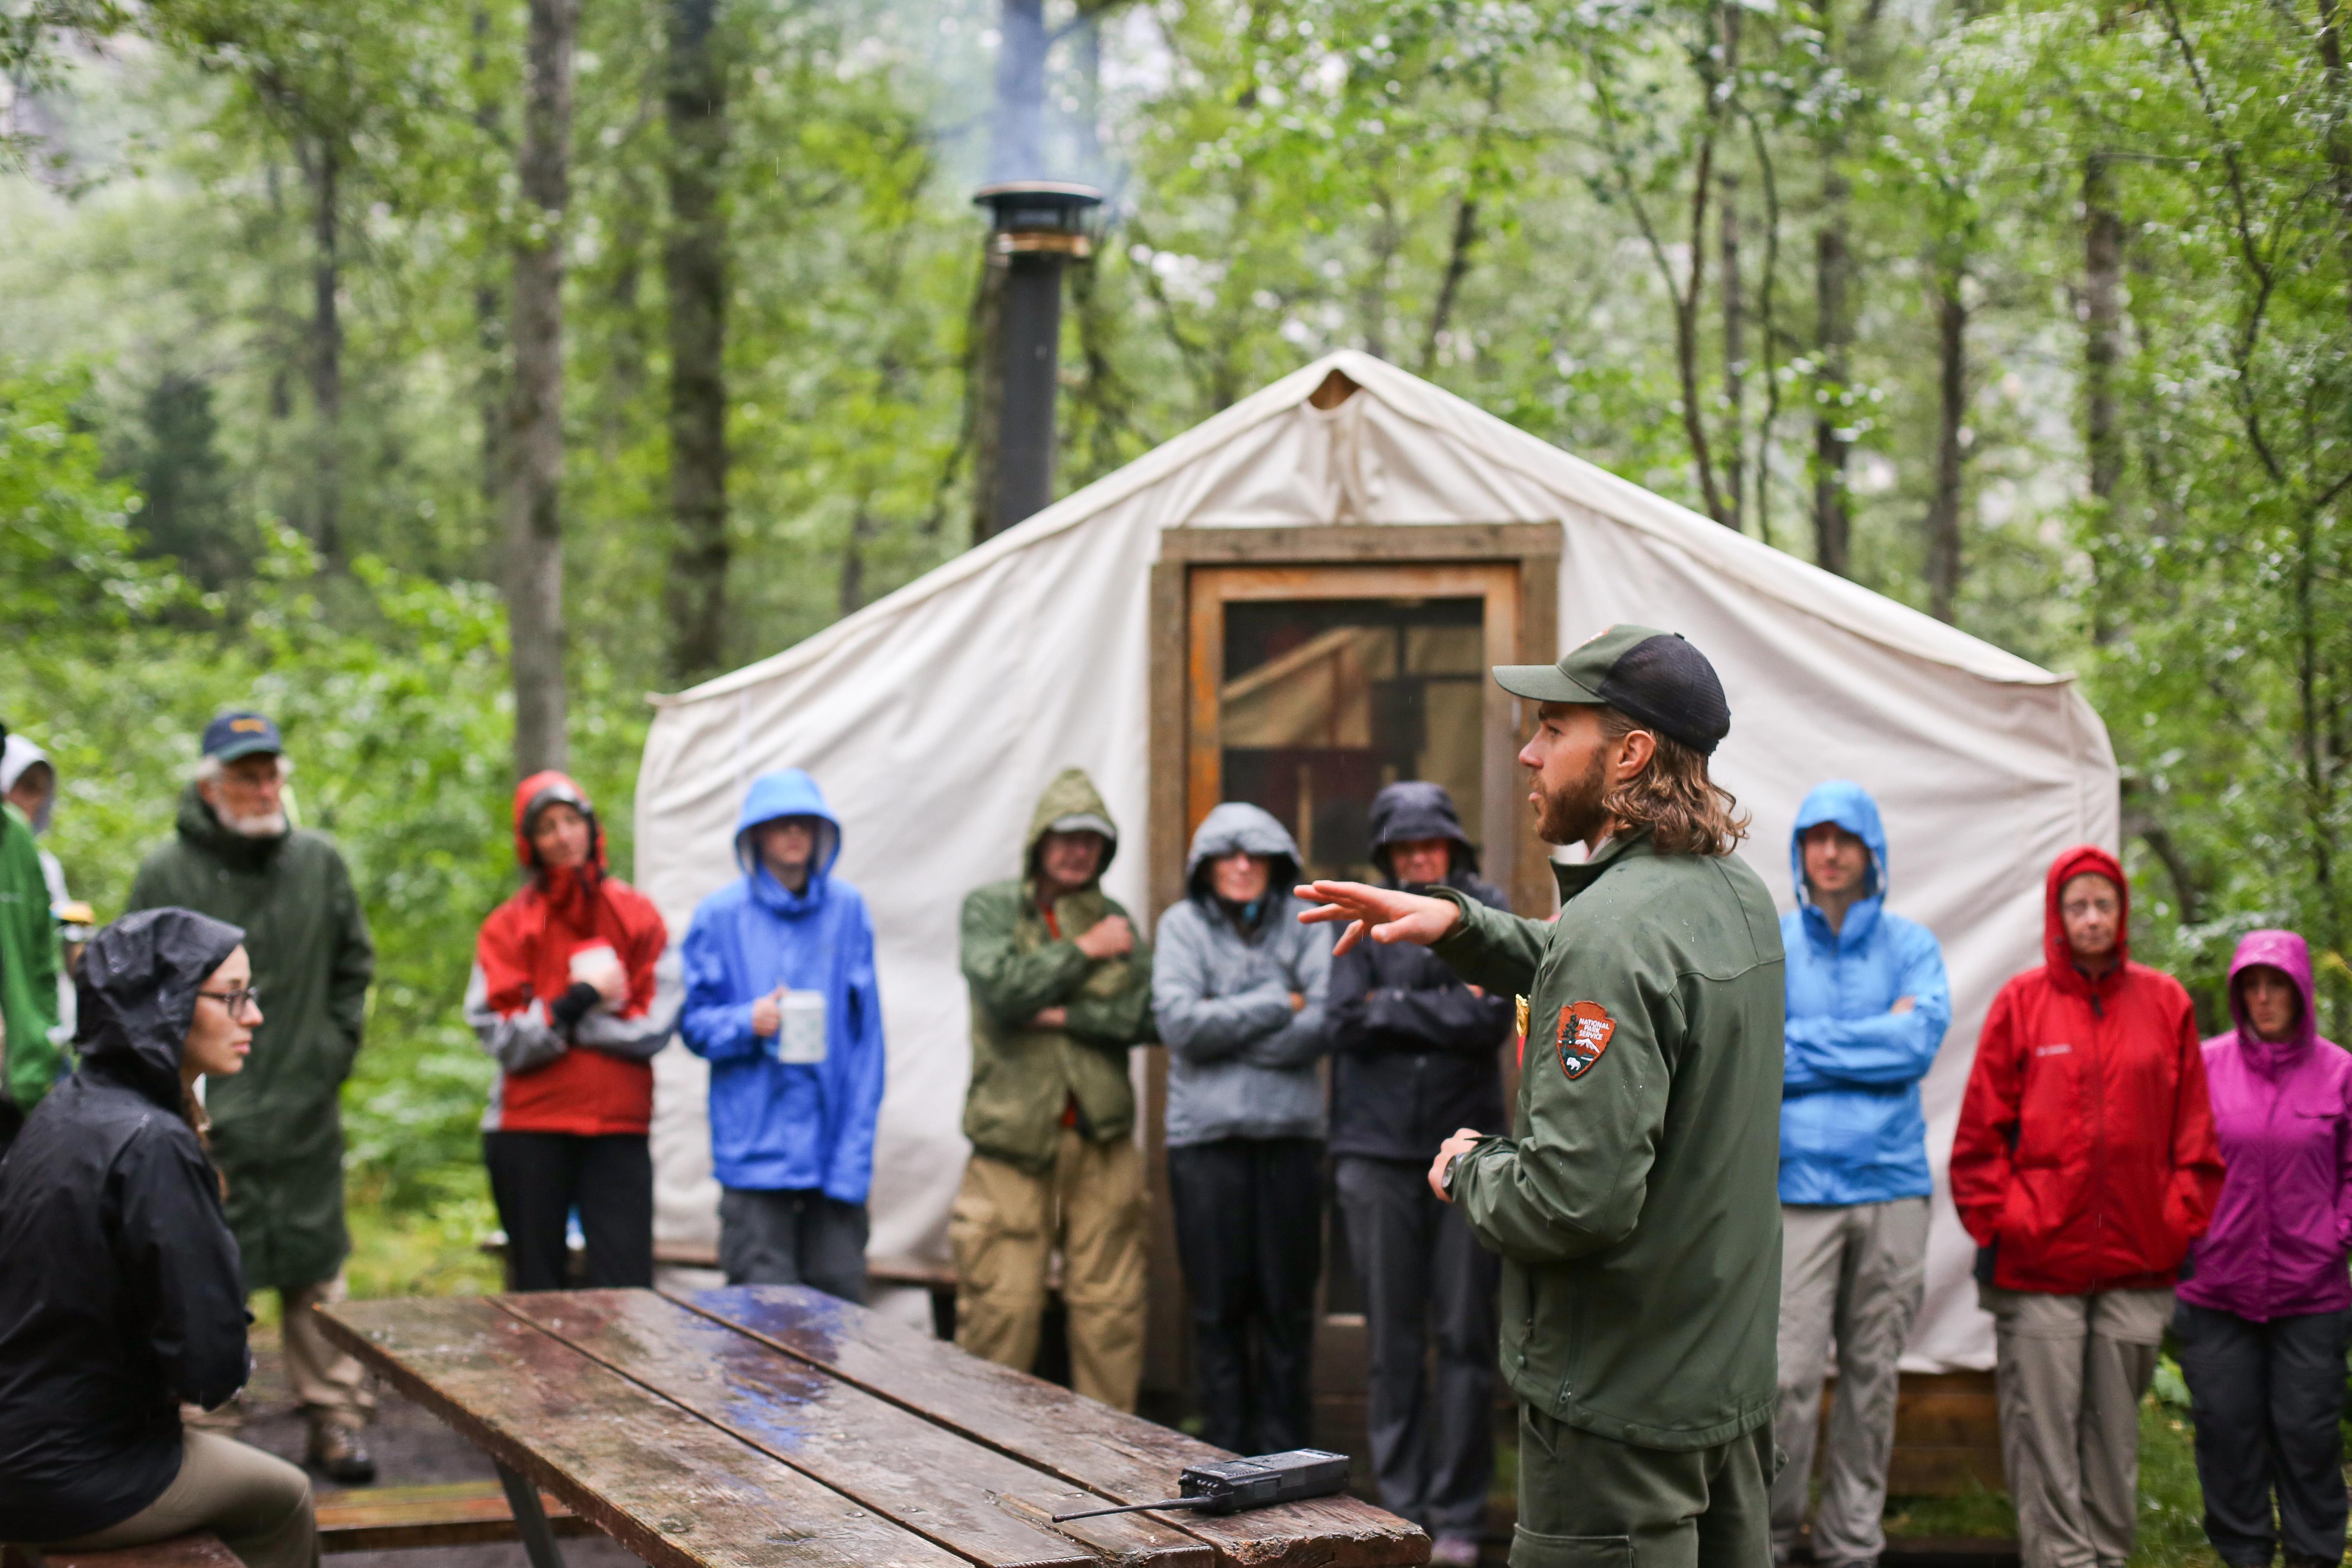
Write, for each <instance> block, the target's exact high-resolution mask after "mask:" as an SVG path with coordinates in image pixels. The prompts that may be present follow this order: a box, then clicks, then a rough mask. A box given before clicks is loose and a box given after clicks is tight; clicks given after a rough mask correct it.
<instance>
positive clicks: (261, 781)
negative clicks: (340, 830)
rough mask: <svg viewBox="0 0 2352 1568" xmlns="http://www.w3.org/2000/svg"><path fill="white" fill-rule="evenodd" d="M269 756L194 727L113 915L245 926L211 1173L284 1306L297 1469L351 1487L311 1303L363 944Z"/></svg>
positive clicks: (335, 1188)
mask: <svg viewBox="0 0 2352 1568" xmlns="http://www.w3.org/2000/svg"><path fill="white" fill-rule="evenodd" d="M284 752H285V745H284V743H283V742H282V741H281V740H280V738H279V736H278V726H277V725H276V724H274V723H272V722H271V721H269V720H268V718H266V717H264V716H263V715H261V714H259V713H251V712H237V713H224V714H222V715H221V716H220V717H219V718H217V719H215V720H214V721H212V722H211V723H210V724H208V725H206V726H205V734H204V756H203V760H202V761H201V762H200V763H198V764H197V766H196V776H195V779H194V782H192V783H191V784H189V785H188V788H187V791H186V793H185V794H184V795H182V796H181V799H180V816H179V825H178V826H179V832H178V835H177V837H175V838H174V839H173V841H172V842H171V843H168V844H165V845H163V846H162V847H159V848H157V849H156V850H155V851H154V852H153V853H152V854H151V855H149V856H148V857H147V860H146V863H145V864H144V865H142V866H141V867H140V868H139V877H138V879H137V880H136V881H135V882H133V883H132V884H131V900H130V905H129V910H145V909H154V908H157V907H159V906H161V905H165V904H176V905H179V906H180V907H182V908H184V909H191V910H198V911H199V912H201V913H204V914H207V915H211V916H213V917H214V918H215V919H216V920H223V921H228V922H229V923H230V924H231V925H236V926H241V927H243V928H244V930H245V932H246V939H245V944H246V949H247V952H249V953H250V954H251V955H252V958H253V984H254V987H255V989H256V990H257V992H258V993H259V994H260V997H261V1006H262V1014H263V1016H264V1019H265V1022H263V1023H262V1024H261V1025H260V1026H259V1027H258V1028H257V1029H256V1030H255V1032H254V1037H253V1055H252V1057H251V1058H250V1060H249V1061H248V1063H247V1067H246V1069H245V1071H244V1072H243V1073H241V1074H239V1075H238V1076H236V1078H227V1079H220V1080H219V1081H217V1082H215V1083H212V1084H211V1085H210V1089H209V1093H208V1097H207V1100H206V1102H205V1110H206V1111H207V1112H208V1113H209V1115H210V1117H211V1119H212V1134H211V1136H212V1148H213V1158H214V1160H215V1162H217V1163H218V1164H219V1165H220V1168H221V1171H222V1173H224V1174H225V1175H226V1177H227V1178H228V1221H229V1227H230V1229H232V1230H233V1231H235V1232H236V1243H237V1247H238V1250H239V1251H240V1252H241V1253H242V1254H243V1257H244V1260H245V1288H246V1289H247V1291H253V1290H264V1289H274V1290H276V1291H278V1298H279V1300H280V1302H281V1304H282V1306H283V1308H284V1314H283V1316H284V1321H285V1342H286V1374H287V1380H288V1381H289V1383H291V1384H293V1386H294V1396H295V1398H296V1399H298V1400H299V1401H300V1402H301V1405H302V1408H303V1414H304V1415H306V1416H307V1417H308V1418H309V1420H310V1463H311V1465H312V1466H313V1467H315V1468H317V1469H319V1470H320V1472H321V1473H322V1474H324V1475H326V1476H327V1477H328V1478H329V1479H333V1480H337V1481H342V1482H346V1483H353V1482H364V1481H368V1480H372V1479H374V1476H375V1464H374V1461H373V1459H371V1458H369V1457H368V1452H367V1449H366V1447H364V1446H363V1445H362V1442H361V1440H360V1436H359V1433H360V1428H361V1427H362V1426H364V1425H365V1424H366V1421H367V1418H368V1415H369V1412H370V1410H371V1408H372V1407H373V1396H372V1395H371V1394H369V1392H368V1389H367V1384H366V1379H365V1375H364V1374H363V1373H362V1370H361V1368H360V1365H359V1363H357V1362H355V1361H353V1360H352V1358H351V1357H349V1356H347V1355H345V1354H343V1353H342V1352H340V1351H338V1350H336V1349H335V1348H334V1347H333V1346H332V1345H331V1344H330V1343H328V1342H327V1341H326V1339H325V1337H324V1336H323V1335H322V1334H320V1331H319V1330H318V1327H317V1326H316V1318H315V1315H314V1313H313V1312H312V1310H311V1309H312V1308H313V1307H314V1306H316V1305H318V1304H320V1303H321V1302H326V1301H333V1300H340V1299H341V1294H342V1285H343V1281H342V1268H343V1260H344V1258H346V1257H347V1256H348V1255H349V1254H350V1252H351V1237H350V1233H349V1232H348V1231H346V1230H345V1228H344V1226H343V1130H342V1119H341V1115H340V1113H339V1109H338V1098H339V1095H340V1093H341V1089H342V1086H343V1080H344V1079H346V1078H348V1077H349V1076H350V1075H351V1070H352V1058H353V1057H355V1056H356V1055H357V1054H358V1052H359V1047H360V1026H361V1022H362V1018H363V1017H364V1016H365V1013H366V1007H367V988H368V981H369V979H370V977H371V976H372V975H373V973H374V971H375V947H374V944H373V942H371V941H370V940H369V937H368V928H367V917H366V914H365V913H364V912H363V911H362V910H361V908H360V900H359V896H358V895H357V893H355V892H354V891H353V890H352V878H351V872H350V871H349V870H348V869H346V868H345V867H344V865H343V858H342V855H341V853H340V852H339V851H338V850H337V849H336V848H335V846H334V842H333V841H332V840H331V839H330V838H328V837H326V836H325V835H324V834H320V833H312V832H310V831H309V830H307V829H304V828H298V827H293V826H290V825H289V823H288V821H287V817H286V803H285V787H286V778H287V774H288V773H289V772H290V771H291V769H290V767H289V764H288V763H287V762H286V760H285V756H284ZM129 910H125V912H126V913H128V912H129Z"/></svg>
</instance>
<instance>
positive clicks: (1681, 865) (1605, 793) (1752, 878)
mask: <svg viewBox="0 0 2352 1568" xmlns="http://www.w3.org/2000/svg"><path fill="white" fill-rule="evenodd" d="M1495 675H1496V680H1497V681H1498V682H1499V683H1500V684H1501V685H1502V687H1503V689H1505V690H1507V691H1509V692H1511V693H1512V694H1514V695H1515V696H1518V697H1522V698H1527V699H1529V700H1532V701H1534V702H1535V703H1537V704H1538V705H1539V706H1538V710H1537V729H1536V733H1535V736H1534V738H1533V739H1531V740H1529V741H1528V745H1527V748H1526V750H1524V751H1522V752H1520V753H1519V761H1520V762H1521V763H1523V764H1524V765H1526V766H1527V767H1528V768H1530V769H1532V770H1534V772H1535V779H1534V789H1533V794H1532V798H1533V800H1534V802H1535V805H1536V828H1537V832H1538V834H1539V835H1540V836H1541V837H1543V838H1544V839H1546V840H1547V841H1549V842H1550V843H1553V844H1570V843H1575V842H1578V841H1582V842H1583V843H1584V845H1585V846H1586V848H1587V850H1588V851H1589V853H1588V856H1587V858H1586V859H1585V861H1584V862H1583V863H1582V864H1580V865H1574V866H1559V867H1557V868H1556V874H1557V876H1558V879H1559V889H1560V896H1561V899H1562V900H1563V908H1562V909H1561V911H1560V913H1559V918H1558V919H1557V920H1556V921H1549V922H1547V921H1536V920H1526V919H1521V918H1519V917H1517V916H1513V915H1509V914H1505V913H1503V912H1502V911H1500V910H1490V909H1488V908H1487V907H1486V905H1484V904H1482V903H1479V902H1478V901H1477V900H1474V899H1466V898H1463V897H1460V896H1458V895H1456V894H1454V893H1453V892H1452V891H1450V890H1449V889H1436V890H1435V891H1434V892H1433V894H1432V895H1429V896H1422V895H1415V894H1410V893H1404V892H1402V891H1391V890H1388V889H1372V888H1365V887H1362V886H1360V885H1359V884H1355V883H1342V882H1318V883H1316V884H1314V885H1313V887H1312V888H1310V889H1300V891H1301V892H1302V894H1305V895H1307V896H1311V897H1312V898H1314V899H1315V900H1318V901H1319V902H1321V903H1323V904H1325V905H1326V906H1327V907H1326V908H1324V909H1320V910H1315V911H1313V912H1312V914H1311V915H1310V916H1308V917H1307V918H1310V919H1315V920H1323V921H1339V920H1345V921H1358V922H1361V926H1362V928H1363V929H1358V928H1354V927H1351V929H1350V930H1349V932H1348V934H1347V935H1346V936H1344V937H1342V939H1341V941H1342V942H1343V943H1351V942H1353V941H1356V940H1360V939H1361V938H1362V937H1363V936H1364V935H1365V934H1367V931H1369V934H1370V937H1371V938H1372V940H1374V941H1379V942H1426V943H1429V944H1430V948H1431V951H1432V952H1434V953H1435V954H1436V955H1437V956H1438V957H1440V958H1443V959H1444V960H1445V961H1446V962H1447V963H1450V964H1451V965H1453V967H1454V971H1455V973H1459V974H1460V975H1461V976H1462V978H1463V979H1465V981H1468V982H1469V983H1471V984H1475V985H1481V986H1484V987H1486V989H1487V990H1489V991H1492V992H1495V993H1496V994H1504V995H1510V994H1519V995H1521V996H1523V997H1524V1004H1523V1005H1525V1007H1526V1012H1525V1013H1524V1014H1522V1015H1521V1016H1522V1018H1523V1019H1524V1020H1525V1039H1526V1046H1525V1057H1524V1062H1523V1068H1522V1073H1521V1077H1520V1087H1519V1098H1518V1105H1517V1112H1516V1114H1515V1116H1514V1118H1513V1123H1512V1127H1511V1131H1510V1132H1509V1134H1508V1135H1507V1136H1500V1135H1496V1133H1495V1132H1493V1131H1492V1130H1487V1129H1470V1128H1465V1129H1463V1130H1462V1131H1460V1132H1457V1133H1456V1134H1455V1135H1454V1137H1453V1138H1451V1139H1448V1140H1447V1141H1446V1142H1445V1144H1444V1147H1443V1148H1442V1149H1441V1150H1440V1151H1439V1153H1438V1156H1437V1159H1436V1161H1435V1163H1433V1164H1432V1166H1431V1168H1430V1182H1431V1184H1432V1185H1433V1187H1435V1188H1436V1189H1437V1190H1438V1192H1439V1194H1440V1195H1441V1196H1444V1197H1446V1198H1448V1199H1449V1200H1451V1201H1453V1202H1454V1203H1458V1204H1460V1205H1462V1210H1463V1214H1464V1215H1465V1218H1467V1219H1468V1220H1469V1222H1470V1227H1471V1229H1472V1230H1473V1231H1474V1232H1475V1234H1476V1236H1477V1237H1478V1239H1479V1240H1480V1241H1481V1242H1482V1243H1484V1244H1485V1245H1486V1247H1489V1248H1491V1249H1493V1250H1494V1251H1496V1252H1498V1253H1500V1254H1501V1255H1502V1257H1503V1290H1502V1313H1501V1315H1502V1321H1503V1329H1502V1371H1503V1375H1504V1377H1505V1379H1506V1380H1507V1382H1508V1383H1509V1384H1510V1385H1511V1387H1512V1389H1513V1390H1514V1391H1515V1392H1516V1393H1517V1395H1518V1400H1519V1436H1520V1443H1519V1514H1518V1527H1517V1534H1516V1536H1515V1537H1514V1539H1513V1542H1512V1545H1511V1559H1510V1560H1511V1568H1587V1565H1589V1564H1593V1563H1628V1564H1632V1565H1633V1568H1654V1565H1656V1568H1664V1565H1666V1564H1674V1565H1676V1568H1692V1565H1693V1564H1696V1565H1698V1568H1731V1565H1734V1564H1737V1565H1738V1568H1769V1563H1770V1562H1771V1533H1770V1501H1769V1490H1768V1489H1769V1486H1770V1483H1771V1479H1772V1472H1773V1468H1774V1459H1773V1445H1772V1412H1773V1405H1774V1395H1775V1383H1776V1379H1775V1370H1776V1369H1775V1365H1774V1363H1775V1336H1776V1331H1777V1329H1778V1322H1779V1304H1780V1198H1779V1194H1778V1189H1777V1185H1776V1182H1777V1178H1778V1175H1779V1163H1780V1162H1779V1155H1780V1077H1781V1067H1782V1063H1781V1055H1782V1046H1781V1024H1782V1012H1783V999H1782V995H1781V988H1782V978H1781V974H1782V961H1781V948H1780V918H1779V916H1778V914H1777V913H1776V911H1775V910H1774V909H1773V906H1772V899H1771V895H1770V894H1769V892H1767V891H1766V890H1765V887H1764V882H1763V879H1761V878H1759V876H1758V875H1757V874H1756V873H1755V871H1754V870H1752V869H1751V868H1748V866H1747V865H1746V864H1745V863H1744V862H1742V861H1740V860H1739V859H1738V858H1735V857H1734V856H1733V855H1732V854H1731V853H1730V851H1731V848H1732V847H1733V845H1734V844H1735V843H1737V842H1738V839H1739V838H1740V837H1743V836H1744V834H1745V831H1746V822H1745V819H1744V818H1742V817H1740V816H1738V815H1737V814H1736V813H1737V808H1736V804H1735V803H1734V802H1733V801H1732V799H1731V797H1730V795H1728V794H1727V793H1726V792H1725V791H1723V790H1722V789H1720V788H1718V787H1717V785H1716V784H1714V783H1713V782H1712V781H1711V780H1710V779H1709V778H1708V776H1707V770H1706V758H1707V756H1708V755H1709V754H1710V753H1711V752H1713V751H1714V750H1715V746H1716V743H1717V742H1719V741H1720V740H1721V739H1722V738H1723V736H1724V735H1725V734H1726V733H1727V731H1728V730H1729V728H1730V711H1729V709H1728V706H1727V704H1726V702H1725V701H1724V697H1723V688H1722V686H1721V684H1720V683H1719V681H1718V680H1717V678H1716V673H1715V669H1714V667H1713V666H1712V665H1710V664H1708V663H1707V661H1706V658H1705V657H1704V656H1702V655H1701V654H1700V653H1699V652H1698V650H1697V649H1696V648H1694V647H1691V646H1690V644H1688V643H1686V642H1685V641H1684V640H1683V639H1682V638H1680V637H1673V636H1669V635H1667V634H1665V633H1662V632H1656V631H1653V630H1651V629H1650V628H1648V627H1646V626H1613V627H1612V628H1610V630H1608V631H1607V632H1604V633H1603V634H1601V636H1600V637H1595V638H1593V639H1592V640H1591V641H1590V642H1588V643H1586V644H1585V645H1584V646H1583V647H1580V648H1578V649H1577V650H1576V651H1574V652H1572V653H1570V655H1569V656H1568V657H1567V658H1563V659H1561V660H1560V661H1559V664H1558V665H1557V666H1553V665H1529V666H1507V667H1505V668H1499V669H1497V670H1496V672H1495Z"/></svg>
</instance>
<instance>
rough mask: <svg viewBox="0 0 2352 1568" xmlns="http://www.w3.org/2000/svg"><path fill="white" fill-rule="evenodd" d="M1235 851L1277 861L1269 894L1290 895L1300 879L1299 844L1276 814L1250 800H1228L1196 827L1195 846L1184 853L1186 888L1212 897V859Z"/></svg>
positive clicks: (1266, 886) (1271, 878) (1203, 896)
mask: <svg viewBox="0 0 2352 1568" xmlns="http://www.w3.org/2000/svg"><path fill="white" fill-rule="evenodd" d="M1236 851H1239V852H1240V853H1242V854H1244V855H1263V856H1265V857H1266V858H1268V859H1270V860H1272V861H1273V862H1274V867H1273V870H1272V872H1271V874H1270V875H1269V876H1268V877H1267V879H1266V884H1265V889H1266V892H1267V894H1268V895H1269V896H1273V897H1282V896H1286V895H1287V894H1288V893H1289V891H1290V888H1291V884H1293V883H1295V882H1297V880H1298V846H1297V844H1296V843H1294V842H1292V840H1291V837H1290V834H1289V833H1288V831H1287V830H1286V829H1285V828H1284V827H1283V826H1282V824H1281V823H1279V822H1277V821H1276V820H1275V818H1274V815H1273V813H1271V812H1268V811H1266V810H1265V809H1264V808H1262V807H1259V806H1255V805H1250V804H1249V803H1248V802H1247V801H1243V800H1229V801H1226V802H1225V803H1224V804H1223V805H1220V806H1218V807H1217V808H1216V809H1215V810H1213V811H1212V812H1210V813H1209V815H1208V816H1204V817H1202V819H1201V826H1199V827H1198V828H1196V829H1194V830H1193V833H1192V848H1191V849H1189V850H1187V851H1186V852H1185V855H1184V885H1185V887H1187V888H1188V889H1191V890H1192V892H1193V893H1194V894H1195V895H1196V896H1199V897H1202V898H1207V897H1210V896H1212V895H1211V894H1210V892H1209V879H1208V876H1207V868H1208V864H1209V862H1210V861H1212V860H1214V859H1218V858H1221V857H1223V856H1226V855H1231V854H1234V852H1236Z"/></svg>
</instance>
